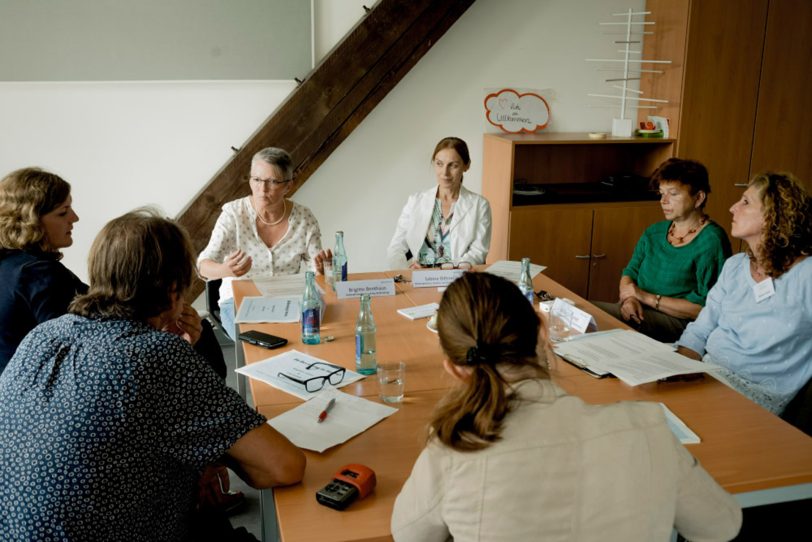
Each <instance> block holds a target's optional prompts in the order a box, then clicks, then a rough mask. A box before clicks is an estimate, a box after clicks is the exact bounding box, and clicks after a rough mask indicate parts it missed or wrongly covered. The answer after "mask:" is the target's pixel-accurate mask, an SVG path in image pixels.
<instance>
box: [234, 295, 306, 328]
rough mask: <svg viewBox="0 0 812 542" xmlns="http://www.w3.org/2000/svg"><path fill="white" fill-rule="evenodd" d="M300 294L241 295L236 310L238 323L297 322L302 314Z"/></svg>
mask: <svg viewBox="0 0 812 542" xmlns="http://www.w3.org/2000/svg"><path fill="white" fill-rule="evenodd" d="M300 299H301V296H289V297H262V296H259V297H243V298H242V303H240V310H239V311H237V318H236V322H237V323H238V324H262V323H277V322H282V323H290V322H298V321H299V319H300V318H301V315H302V308H301V303H300Z"/></svg>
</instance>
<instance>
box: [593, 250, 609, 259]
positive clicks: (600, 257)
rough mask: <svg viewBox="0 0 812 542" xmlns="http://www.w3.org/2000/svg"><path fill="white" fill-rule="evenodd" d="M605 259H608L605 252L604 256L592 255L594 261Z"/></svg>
mask: <svg viewBox="0 0 812 542" xmlns="http://www.w3.org/2000/svg"><path fill="white" fill-rule="evenodd" d="M605 257H606V253H605V252H604V253H603V254H593V255H592V258H593V259H595V260H602V259H603V258H605Z"/></svg>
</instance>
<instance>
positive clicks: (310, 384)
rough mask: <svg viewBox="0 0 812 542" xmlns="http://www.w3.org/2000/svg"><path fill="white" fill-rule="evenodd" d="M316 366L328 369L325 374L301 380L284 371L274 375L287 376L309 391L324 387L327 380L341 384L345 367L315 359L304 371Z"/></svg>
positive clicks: (320, 368)
mask: <svg viewBox="0 0 812 542" xmlns="http://www.w3.org/2000/svg"><path fill="white" fill-rule="evenodd" d="M314 367H317V368H318V369H319V370H321V371H329V372H328V373H327V374H326V375H323V376H321V375H320V376H314V377H312V378H307V379H305V380H302V379H300V378H296V377H295V376H290V375H287V374H285V373H276V376H278V377H280V378H287V379H288V380H290V381H292V382H296V383H297V384H301V385H302V386H304V389H305V390H306V391H308V392H310V393H313V392H317V391H319V390H321V389H322V388H323V387H324V384H326V383H327V382H329V383H330V384H332V385H333V386H336V385H338V384H341V381H342V380H344V374H345V373H346V371H347V370H346V369H345V368H344V367H339V366H337V365H331V364H329V363H324V362H323V361H316V362H313V363H311V364H310V365H308V366H307V367H305V370H306V371H309V370H310V369H312V368H314Z"/></svg>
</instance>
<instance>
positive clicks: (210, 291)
mask: <svg viewBox="0 0 812 542" xmlns="http://www.w3.org/2000/svg"><path fill="white" fill-rule="evenodd" d="M222 283H223V279H212V280H207V281H206V310H207V311H208V312H209V316H211V318H212V320H214V322H212V323H213V324H216V325H217V326H219V327H220V329H222V328H223V323H222V322H221V321H220V305H219V303H218V301H220V285H221V284H222Z"/></svg>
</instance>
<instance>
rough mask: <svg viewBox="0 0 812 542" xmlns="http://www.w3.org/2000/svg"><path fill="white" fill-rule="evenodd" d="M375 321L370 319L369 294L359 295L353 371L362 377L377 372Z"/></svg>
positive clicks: (370, 305)
mask: <svg viewBox="0 0 812 542" xmlns="http://www.w3.org/2000/svg"><path fill="white" fill-rule="evenodd" d="M375 331H376V328H375V320H373V318H372V300H371V298H370V297H369V294H363V295H361V310H360V311H358V320H356V322H355V370H356V371H358V372H359V373H361V374H362V375H371V374H375V372H376V371H377V370H378V361H377V359H376V348H375Z"/></svg>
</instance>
